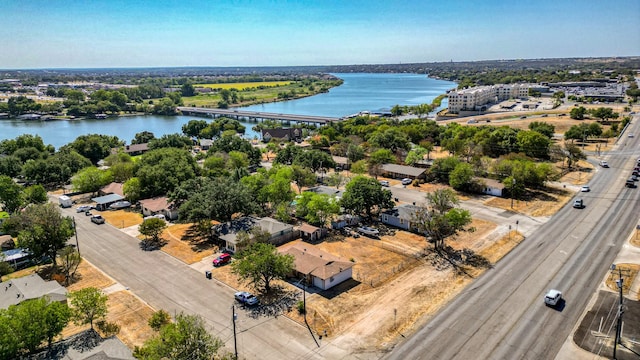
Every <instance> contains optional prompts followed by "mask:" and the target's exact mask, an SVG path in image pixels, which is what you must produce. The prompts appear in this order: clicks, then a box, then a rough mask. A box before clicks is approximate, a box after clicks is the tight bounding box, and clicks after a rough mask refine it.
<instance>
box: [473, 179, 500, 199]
mask: <svg viewBox="0 0 640 360" xmlns="http://www.w3.org/2000/svg"><path fill="white" fill-rule="evenodd" d="M476 180H477V181H478V183H479V184H480V186H481V189H482V193H483V194H487V195H493V196H499V197H502V192H503V191H504V184H503V183H501V182H499V181H498V180H494V179H488V178H476Z"/></svg>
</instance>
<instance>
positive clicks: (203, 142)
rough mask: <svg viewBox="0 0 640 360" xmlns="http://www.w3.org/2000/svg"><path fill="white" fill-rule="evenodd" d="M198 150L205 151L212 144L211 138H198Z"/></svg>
mask: <svg viewBox="0 0 640 360" xmlns="http://www.w3.org/2000/svg"><path fill="white" fill-rule="evenodd" d="M199 143H200V150H202V151H207V150H209V149H210V148H211V146H213V140H211V139H200V142H199Z"/></svg>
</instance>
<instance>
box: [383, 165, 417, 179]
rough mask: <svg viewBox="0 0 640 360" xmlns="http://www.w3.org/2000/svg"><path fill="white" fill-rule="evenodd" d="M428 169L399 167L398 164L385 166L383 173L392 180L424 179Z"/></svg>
mask: <svg viewBox="0 0 640 360" xmlns="http://www.w3.org/2000/svg"><path fill="white" fill-rule="evenodd" d="M426 171H427V169H424V168H419V167H414V166H407V165H398V164H383V165H382V172H383V173H384V174H385V175H387V176H388V177H390V178H397V179H399V178H409V179H424V177H425V173H426Z"/></svg>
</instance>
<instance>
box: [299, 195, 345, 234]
mask: <svg viewBox="0 0 640 360" xmlns="http://www.w3.org/2000/svg"><path fill="white" fill-rule="evenodd" d="M312 194H313V195H312V196H311V199H310V201H309V202H307V203H306V209H307V215H306V216H305V219H306V220H307V221H308V222H309V223H310V224H313V225H319V226H320V227H325V226H326V225H327V221H328V220H331V219H332V218H333V217H334V216H336V215H338V214H339V213H340V203H339V201H337V200H336V199H335V198H333V197H330V196H329V195H327V194H315V193H312Z"/></svg>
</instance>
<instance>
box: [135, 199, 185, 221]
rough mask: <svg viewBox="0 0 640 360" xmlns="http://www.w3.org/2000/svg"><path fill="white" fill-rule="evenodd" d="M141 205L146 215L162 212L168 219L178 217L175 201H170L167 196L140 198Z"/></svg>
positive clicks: (143, 213)
mask: <svg viewBox="0 0 640 360" xmlns="http://www.w3.org/2000/svg"><path fill="white" fill-rule="evenodd" d="M140 207H141V208H142V215H144V216H153V215H157V214H162V215H164V218H165V219H167V220H175V219H177V218H178V209H176V208H175V206H174V204H173V202H169V199H168V198H167V197H166V196H160V197H155V198H151V199H144V200H140Z"/></svg>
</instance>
